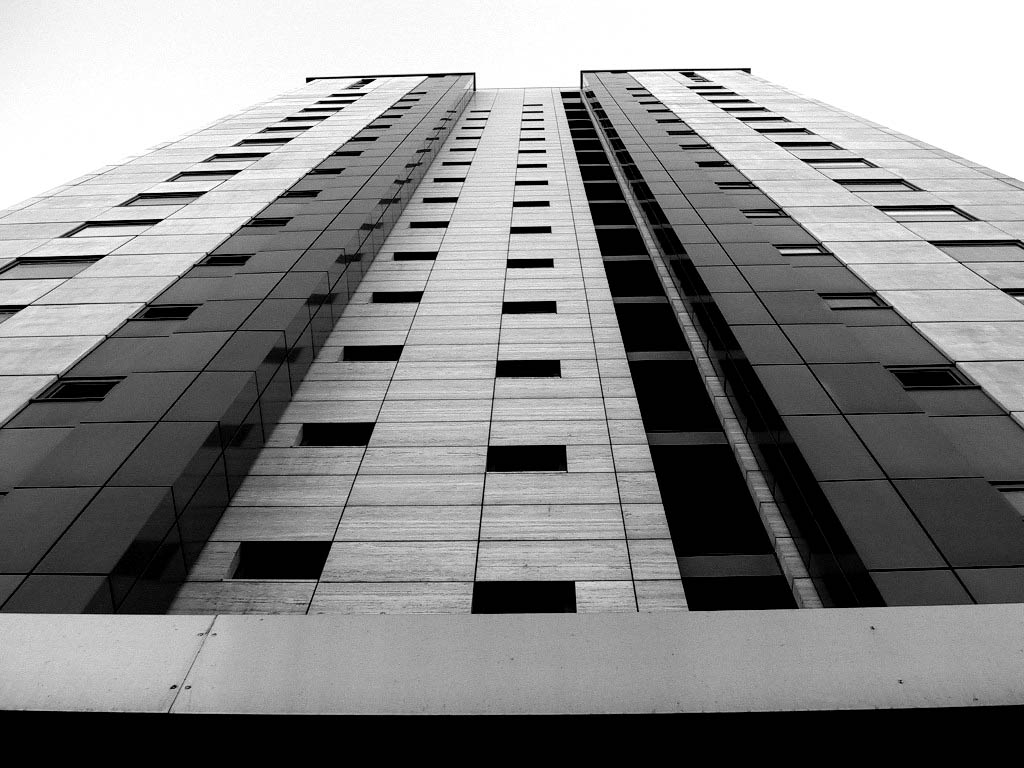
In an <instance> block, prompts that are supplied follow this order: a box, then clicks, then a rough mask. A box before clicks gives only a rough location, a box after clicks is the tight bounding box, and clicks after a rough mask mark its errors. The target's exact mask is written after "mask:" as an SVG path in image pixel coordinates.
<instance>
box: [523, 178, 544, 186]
mask: <svg viewBox="0 0 1024 768" xmlns="http://www.w3.org/2000/svg"><path fill="white" fill-rule="evenodd" d="M515 185H516V186H517V187H546V186H547V185H548V180H547V179H516V184H515Z"/></svg>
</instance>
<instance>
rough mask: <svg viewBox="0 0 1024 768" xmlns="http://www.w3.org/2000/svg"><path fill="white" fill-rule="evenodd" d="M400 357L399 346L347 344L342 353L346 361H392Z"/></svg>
mask: <svg viewBox="0 0 1024 768" xmlns="http://www.w3.org/2000/svg"><path fill="white" fill-rule="evenodd" d="M401 356H402V345H401V344H361V345H357V344H349V345H347V346H346V347H345V348H344V350H343V351H342V358H341V359H342V360H346V361H375V362H376V361H393V360H397V359H398V358H400V357H401Z"/></svg>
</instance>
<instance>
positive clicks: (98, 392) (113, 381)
mask: <svg viewBox="0 0 1024 768" xmlns="http://www.w3.org/2000/svg"><path fill="white" fill-rule="evenodd" d="M121 380H122V377H111V378H103V379H61V380H60V381H58V382H57V383H56V384H54V385H53V386H52V387H50V388H49V389H48V390H46V392H44V393H43V394H42V395H40V396H39V398H38V399H39V400H62V401H74V400H102V399H103V398H104V397H106V396H107V393H108V392H110V390H112V389H113V388H114V387H116V386H117V384H118V382H120V381H121Z"/></svg>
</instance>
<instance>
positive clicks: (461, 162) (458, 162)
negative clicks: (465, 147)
mask: <svg viewBox="0 0 1024 768" xmlns="http://www.w3.org/2000/svg"><path fill="white" fill-rule="evenodd" d="M472 164H473V161H472V160H442V161H441V165H472Z"/></svg>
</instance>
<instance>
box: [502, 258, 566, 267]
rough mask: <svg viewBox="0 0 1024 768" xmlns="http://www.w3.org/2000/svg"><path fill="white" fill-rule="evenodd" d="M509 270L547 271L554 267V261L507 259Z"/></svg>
mask: <svg viewBox="0 0 1024 768" xmlns="http://www.w3.org/2000/svg"><path fill="white" fill-rule="evenodd" d="M506 266H507V267H508V268H509V269H547V268H550V267H554V266H555V260H554V259H509V260H508V261H507V262H506Z"/></svg>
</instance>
